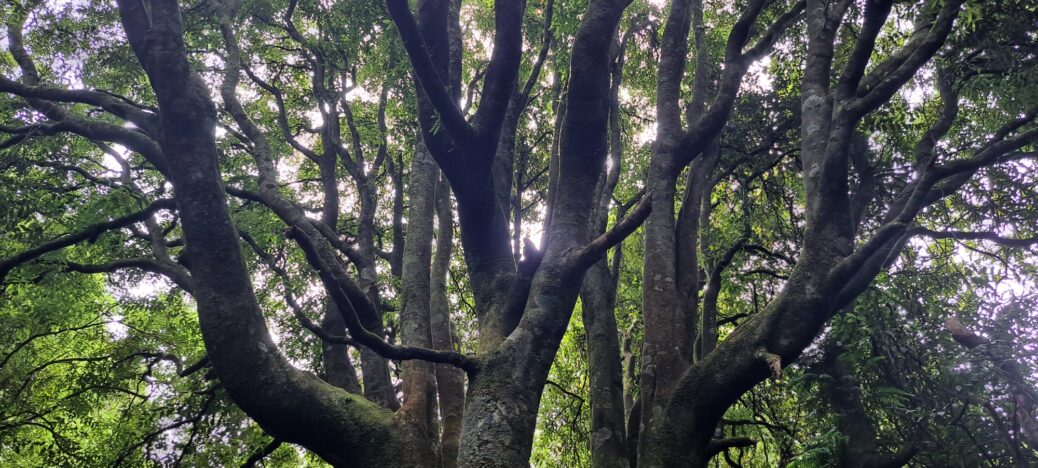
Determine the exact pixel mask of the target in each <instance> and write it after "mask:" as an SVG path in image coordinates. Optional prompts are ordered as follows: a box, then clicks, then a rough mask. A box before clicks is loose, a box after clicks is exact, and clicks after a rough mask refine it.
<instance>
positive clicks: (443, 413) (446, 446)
mask: <svg viewBox="0 0 1038 468" xmlns="http://www.w3.org/2000/svg"><path fill="white" fill-rule="evenodd" d="M453 242H454V218H453V215H452V213H451V194H450V186H449V185H448V184H447V181H446V180H444V179H442V178H441V179H440V181H439V184H437V187H436V254H435V256H434V257H433V264H432V278H431V280H430V289H431V291H430V293H431V295H432V296H431V297H430V299H429V320H430V322H431V324H432V342H433V347H434V348H436V349H452V350H457V349H455V348H456V346H455V338H454V335H453V326H452V322H451V318H450V308H449V307H450V305H449V304H448V302H447V273H448V271H447V270H448V268H449V267H450V259H451V249H452V244H453ZM436 390H437V392H438V393H439V403H440V431H441V432H440V458H441V461H442V463H443V468H455V467H456V466H458V443H459V442H460V435H461V418H462V414H463V413H464V409H465V375H464V373H462V371H461V370H460V369H458V368H456V367H454V366H451V365H447V364H437V365H436Z"/></svg>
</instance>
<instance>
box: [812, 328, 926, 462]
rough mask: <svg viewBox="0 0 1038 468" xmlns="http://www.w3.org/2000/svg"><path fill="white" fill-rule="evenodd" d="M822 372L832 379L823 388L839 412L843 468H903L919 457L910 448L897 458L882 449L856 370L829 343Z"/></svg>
mask: <svg viewBox="0 0 1038 468" xmlns="http://www.w3.org/2000/svg"><path fill="white" fill-rule="evenodd" d="M825 348H826V349H825V358H824V360H823V362H822V372H824V373H825V374H828V375H830V376H832V380H830V381H827V382H826V383H825V384H824V387H825V392H826V396H827V397H828V398H829V402H830V404H831V405H832V407H833V410H835V411H836V417H837V429H839V431H840V434H842V435H843V436H844V438H845V440H844V442H843V443H841V444H840V457H839V466H840V467H841V468H866V467H876V468H896V467H899V466H903V465H904V464H905V463H907V462H908V460H909V459H911V458H912V456H913V455H915V453H916V449H915V448H913V447H911V446H909V447H908V448H906V449H905V450H902V451H900V452H898V453H896V454H892V453H884V452H883V451H882V450H881V449H880V445H879V439H878V436H877V434H876V428H875V426H874V425H873V424H872V421H871V420H870V419H869V416H868V413H866V412H865V407H864V405H862V401H861V385H860V384H859V382H858V379H857V378H856V377H855V376H854V370H853V368H852V367H851V366H850V364H848V363H847V361H846V360H845V359H842V357H844V356H845V351H844V349H843V348H842V347H841V346H840V345H839V344H837V343H836V341H835V340H833V339H830V340H829V342H828V343H827V345H826V347H825Z"/></svg>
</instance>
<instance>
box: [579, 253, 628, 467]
mask: <svg viewBox="0 0 1038 468" xmlns="http://www.w3.org/2000/svg"><path fill="white" fill-rule="evenodd" d="M580 300H581V310H582V311H583V318H584V330H585V333H586V334H587V347H588V361H587V362H588V372H589V374H590V382H589V383H588V397H589V399H590V400H591V401H590V403H591V464H592V466H595V467H599V468H606V467H618V468H619V467H627V466H630V464H629V462H628V459H627V449H626V438H627V434H626V432H627V431H626V430H625V429H624V428H625V422H624V403H623V391H624V386H623V377H622V376H623V369H622V367H621V365H620V343H619V338H618V337H617V332H616V318H615V317H614V316H613V314H614V308H615V306H616V290H615V288H614V287H613V284H612V277H611V276H610V274H609V269H608V268H606V264H605V260H604V259H603V260H600V261H599V262H597V263H595V264H594V265H592V266H591V268H590V269H588V272H587V274H585V275H584V285H583V287H582V289H581V293H580Z"/></svg>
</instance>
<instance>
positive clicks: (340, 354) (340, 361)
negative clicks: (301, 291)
mask: <svg viewBox="0 0 1038 468" xmlns="http://www.w3.org/2000/svg"><path fill="white" fill-rule="evenodd" d="M321 329H323V330H324V331H325V332H326V333H328V334H329V335H332V336H343V335H345V334H346V324H345V323H343V321H342V315H340V314H339V310H338V309H337V308H336V307H335V306H334V305H333V304H331V303H330V301H329V304H328V305H327V306H326V307H325V311H324V317H323V318H322V319H321ZM321 351H322V354H321V363H322V365H323V366H324V380H325V381H327V382H328V383H330V384H332V385H335V386H336V387H339V388H341V389H343V390H346V391H347V392H351V393H356V394H358V395H359V394H360V393H361V390H360V381H358V380H357V371H356V370H354V369H353V363H352V362H350V348H349V346H346V345H343V344H334V343H328V342H324V343H323V344H322V345H321Z"/></svg>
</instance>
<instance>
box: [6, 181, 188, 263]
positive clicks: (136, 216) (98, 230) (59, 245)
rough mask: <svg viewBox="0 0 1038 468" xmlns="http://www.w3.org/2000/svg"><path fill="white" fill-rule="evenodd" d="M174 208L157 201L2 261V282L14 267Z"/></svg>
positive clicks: (166, 203) (171, 203)
mask: <svg viewBox="0 0 1038 468" xmlns="http://www.w3.org/2000/svg"><path fill="white" fill-rule="evenodd" d="M174 207H175V205H174V203H173V200H171V199H161V200H156V201H154V202H152V203H151V204H150V205H148V206H147V207H145V208H144V209H143V210H141V211H138V212H136V213H133V214H129V215H126V216H122V217H119V218H115V219H113V220H111V221H105V222H101V223H97V224H93V225H91V226H88V227H87V228H85V229H83V230H81V231H79V232H75V233H73V234H68V235H66V236H62V237H60V238H57V239H55V240H52V241H50V242H47V243H45V244H42V245H39V246H36V247H33V248H31V249H28V250H25V251H22V252H20V253H17V254H15V255H12V256H10V257H7V258H3V259H0V282H2V281H3V280H4V278H6V277H7V274H8V273H10V272H11V270H12V269H13V268H14V267H16V266H18V265H21V264H23V263H25V262H28V261H31V260H34V259H36V258H38V257H40V256H41V255H44V254H46V253H49V252H53V251H55V250H60V249H63V248H65V247H68V246H70V245H74V244H78V243H80V242H83V241H85V240H90V241H93V240H96V239H97V238H98V237H99V236H100V235H101V234H103V233H105V232H108V231H111V230H114V229H120V228H124V227H126V226H129V225H131V224H133V223H138V222H141V221H144V220H145V219H147V218H148V217H150V216H151V215H153V214H154V213H155V212H157V211H159V210H163V209H167V210H168V209H173V208H174Z"/></svg>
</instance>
